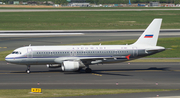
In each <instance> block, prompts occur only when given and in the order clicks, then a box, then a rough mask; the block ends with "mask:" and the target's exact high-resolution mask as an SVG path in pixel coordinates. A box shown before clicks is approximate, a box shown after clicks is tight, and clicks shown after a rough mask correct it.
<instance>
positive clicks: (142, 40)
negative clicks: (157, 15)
mask: <svg viewBox="0 0 180 98" xmlns="http://www.w3.org/2000/svg"><path fill="white" fill-rule="evenodd" d="M161 22H162V19H154V20H153V21H152V22H151V24H150V25H149V26H148V27H147V28H146V30H145V31H144V33H143V34H142V35H141V36H140V37H139V39H138V40H137V41H136V42H135V43H134V44H133V45H142V44H143V45H150V46H156V44H157V40H158V36H159V31H160V27H161Z"/></svg>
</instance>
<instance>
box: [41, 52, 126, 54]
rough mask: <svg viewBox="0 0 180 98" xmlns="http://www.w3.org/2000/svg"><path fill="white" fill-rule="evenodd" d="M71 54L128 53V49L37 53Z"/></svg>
mask: <svg viewBox="0 0 180 98" xmlns="http://www.w3.org/2000/svg"><path fill="white" fill-rule="evenodd" d="M67 53H68V54H69V53H77V54H80V53H84V54H87V53H116V54H119V53H128V51H77V52H37V54H67Z"/></svg>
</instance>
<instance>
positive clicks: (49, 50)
mask: <svg viewBox="0 0 180 98" xmlns="http://www.w3.org/2000/svg"><path fill="white" fill-rule="evenodd" d="M147 49H148V51H150V50H154V51H150V52H148V51H147ZM163 50H164V47H159V46H155V47H137V46H133V45H90V46H88V45H87V46H26V47H21V48H18V49H16V50H14V52H15V53H13V54H9V55H8V56H6V58H5V59H6V61H7V62H10V63H14V64H23V65H27V64H28V65H42V64H60V63H62V62H63V61H64V60H76V59H77V60H79V59H86V58H87V59H89V58H91V59H92V62H88V64H95V62H96V61H97V63H114V62H122V61H127V60H132V59H136V58H140V57H144V56H147V55H151V54H154V53H157V52H160V51H163ZM128 55H129V58H127V57H126V56H128ZM100 60H101V61H100ZM93 62H94V63H93Z"/></svg>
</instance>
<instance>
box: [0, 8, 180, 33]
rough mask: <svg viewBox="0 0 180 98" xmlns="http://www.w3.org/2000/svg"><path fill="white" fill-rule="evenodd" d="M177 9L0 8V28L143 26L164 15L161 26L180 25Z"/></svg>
mask: <svg viewBox="0 0 180 98" xmlns="http://www.w3.org/2000/svg"><path fill="white" fill-rule="evenodd" d="M179 16H180V10H172V11H158V10H157V11H87V12H85V11H79V12H74V11H67V12H0V30H96V29H98V30H99V29H145V28H147V26H148V25H149V24H150V23H151V21H152V20H153V19H154V18H163V22H162V26H161V29H179V27H180V19H179Z"/></svg>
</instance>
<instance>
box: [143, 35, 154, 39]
mask: <svg viewBox="0 0 180 98" xmlns="http://www.w3.org/2000/svg"><path fill="white" fill-rule="evenodd" d="M144 38H153V35H152V34H151V35H149V34H148V35H145V36H144Z"/></svg>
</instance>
